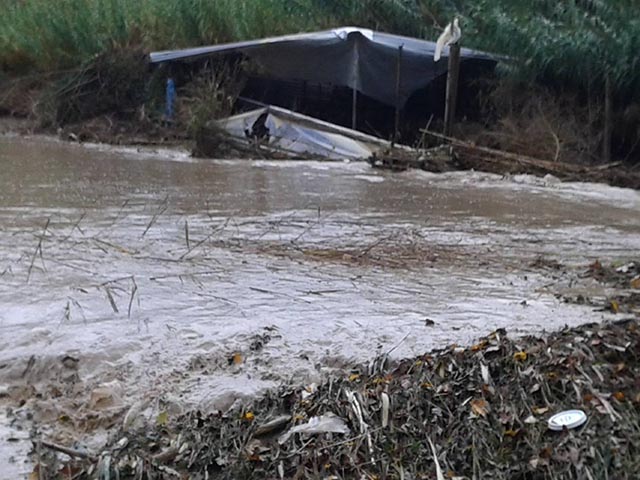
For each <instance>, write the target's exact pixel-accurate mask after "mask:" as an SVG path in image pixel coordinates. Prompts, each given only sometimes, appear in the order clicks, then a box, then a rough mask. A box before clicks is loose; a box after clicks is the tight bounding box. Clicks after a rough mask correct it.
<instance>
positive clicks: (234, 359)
mask: <svg viewBox="0 0 640 480" xmlns="http://www.w3.org/2000/svg"><path fill="white" fill-rule="evenodd" d="M242 361H243V358H242V355H241V354H240V353H238V352H236V353H234V354H233V356H232V357H231V362H230V363H232V364H234V365H240V364H241V363H242Z"/></svg>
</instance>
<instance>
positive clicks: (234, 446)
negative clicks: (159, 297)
mask: <svg viewBox="0 0 640 480" xmlns="http://www.w3.org/2000/svg"><path fill="white" fill-rule="evenodd" d="M639 349H640V325H639V324H638V321H637V320H626V321H621V322H617V323H609V324H589V325H584V326H581V327H579V328H572V329H569V328H567V329H564V330H563V331H561V332H558V333H554V334H551V335H549V336H547V337H542V338H537V337H525V338H517V339H510V338H509V337H508V336H507V335H506V332H504V331H496V332H494V333H492V334H491V335H489V336H487V337H486V338H483V339H481V340H480V341H479V342H478V343H477V344H475V345H473V346H471V347H469V348H462V347H458V346H456V345H452V346H450V347H448V348H446V349H443V350H440V351H435V352H432V353H430V354H428V355H424V356H421V357H418V358H414V359H411V360H406V361H402V362H400V363H399V364H396V365H394V366H393V367H390V368H386V366H385V362H384V358H382V359H379V361H376V362H373V363H372V364H371V365H369V366H367V367H361V368H356V369H354V370H353V371H352V372H351V373H350V374H346V375H345V376H344V377H343V378H331V379H328V380H327V381H326V382H325V383H324V384H322V385H320V386H316V385H310V386H307V387H306V388H293V387H286V388H284V387H283V388H281V389H280V390H279V391H273V392H270V393H268V394H266V395H265V396H263V397H262V398H261V399H259V400H257V401H255V402H254V403H253V404H249V405H246V406H244V407H242V408H239V409H233V410H231V411H229V412H226V413H211V414H204V413H201V412H197V411H196V412H191V413H189V414H187V415H184V416H182V417H180V418H175V419H170V418H168V416H167V414H163V413H161V414H160V415H159V416H158V417H157V418H156V419H155V421H154V422H153V423H154V426H153V427H147V428H146V429H145V428H142V429H141V430H139V431H137V432H136V433H133V432H132V431H130V430H129V431H128V432H126V433H125V432H122V433H121V434H120V436H118V437H115V438H114V441H113V444H112V446H111V447H110V448H108V449H107V450H105V451H104V452H103V453H102V454H100V455H99V456H98V455H96V456H94V455H91V454H87V453H86V452H80V453H77V452H73V451H71V452H67V453H71V455H72V456H74V460H73V461H70V462H69V463H67V464H66V465H65V466H64V468H65V469H66V470H64V471H65V472H72V473H73V474H74V477H73V478H96V477H98V478H109V476H108V475H109V474H110V475H111V477H110V478H121V479H125V478H154V479H155V478H187V477H186V475H187V474H189V475H190V477H189V478H229V479H232V478H233V479H235V478H300V479H304V478H392V479H394V478H395V479H401V478H405V479H409V478H412V479H420V478H438V479H443V478H458V479H464V478H491V479H514V478H520V479H525V478H526V479H538V478H540V479H542V478H581V479H600V478H607V476H608V478H616V479H624V478H632V477H633V476H634V475H635V472H637V471H638V469H639V468H640V451H639V450H640V447H639V445H640V429H638V427H637V425H638V419H639V414H640V410H639V408H640V384H639V383H638V380H637V379H638V378H640V359H639V355H638V352H639V351H640V350H639ZM568 409H581V410H583V411H584V412H585V413H586V415H587V418H588V419H587V422H586V423H585V424H584V425H582V426H580V427H578V428H576V429H573V430H566V429H565V430H563V431H552V430H550V429H549V427H548V423H547V422H548V419H549V418H550V417H551V416H552V415H553V414H555V413H558V412H561V411H564V410H568ZM431 443H432V444H433V447H432V446H431ZM45 446H46V445H45ZM54 447H55V446H54ZM76 453H77V455H76ZM80 456H81V457H83V458H78V457H80ZM49 464H51V462H49ZM57 468H60V471H62V469H61V467H60V466H58V467H57ZM440 471H441V473H439V472H440ZM82 472H84V473H82ZM107 472H109V473H107ZM116 472H117V475H116ZM105 475H107V476H105ZM60 478H63V477H60ZM64 478H66V477H64Z"/></svg>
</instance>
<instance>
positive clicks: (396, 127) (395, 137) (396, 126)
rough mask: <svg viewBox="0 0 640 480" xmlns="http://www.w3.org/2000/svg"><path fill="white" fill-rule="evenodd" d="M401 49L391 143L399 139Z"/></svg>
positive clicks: (397, 68)
mask: <svg viewBox="0 0 640 480" xmlns="http://www.w3.org/2000/svg"><path fill="white" fill-rule="evenodd" d="M402 49H403V45H400V46H399V47H398V60H397V62H396V117H395V123H394V127H393V142H397V141H398V138H399V137H400V87H401V85H402Z"/></svg>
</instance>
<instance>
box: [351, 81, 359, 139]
mask: <svg viewBox="0 0 640 480" xmlns="http://www.w3.org/2000/svg"><path fill="white" fill-rule="evenodd" d="M352 92H353V93H352V97H351V128H352V129H353V130H357V128H356V127H357V125H358V89H357V88H355V87H353V88H352Z"/></svg>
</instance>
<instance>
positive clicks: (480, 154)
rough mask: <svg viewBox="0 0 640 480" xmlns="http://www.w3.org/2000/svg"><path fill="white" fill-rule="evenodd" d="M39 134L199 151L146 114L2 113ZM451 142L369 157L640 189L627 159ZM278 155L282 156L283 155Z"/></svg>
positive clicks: (22, 130)
mask: <svg viewBox="0 0 640 480" xmlns="http://www.w3.org/2000/svg"><path fill="white" fill-rule="evenodd" d="M33 133H39V134H45V135H53V136H56V137H57V138H59V139H61V140H64V141H68V142H71V143H99V144H104V145H117V146H150V147H182V148H184V149H186V150H188V151H191V152H197V150H198V148H197V145H196V140H195V139H194V138H192V137H191V136H190V135H189V134H188V133H187V132H186V129H185V128H184V127H181V126H179V125H172V126H169V125H163V124H161V123H158V122H154V121H151V120H149V119H148V118H146V117H144V116H143V117H141V118H140V119H139V120H136V121H132V120H122V119H117V118H115V117H113V116H110V115H102V116H99V117H96V118H94V119H92V120H88V121H85V122H81V123H76V124H70V125H66V126H65V127H64V128H58V129H52V128H41V127H40V126H39V125H38V122H36V121H34V120H30V119H28V118H24V117H10V116H0V134H14V135H28V134H33ZM447 145H448V147H447V148H446V149H444V150H443V149H442V148H435V149H431V150H414V151H407V150H399V149H390V150H388V151H385V152H381V153H380V154H378V155H376V156H374V157H372V158H370V159H368V161H369V163H370V164H371V165H372V166H373V167H375V168H382V169H389V170H393V171H404V170H406V169H408V168H416V169H421V170H425V171H429V172H435V173H440V172H452V171H465V170H472V171H478V172H488V173H497V174H501V175H518V174H531V175H536V176H538V177H541V178H543V177H549V176H550V177H551V178H557V179H559V180H561V181H570V182H576V181H578V182H579V181H582V182H595V183H605V184H608V185H612V186H617V187H624V188H632V189H636V190H639V189H640V169H639V168H638V165H635V166H630V165H626V164H624V162H614V163H611V164H606V165H592V166H587V165H584V164H572V163H566V162H552V161H544V160H539V159H535V158H531V157H527V156H526V155H518V154H515V153H511V152H504V151H499V150H494V149H488V148H486V147H482V146H480V145H475V144H474V143H471V142H465V141H461V140H456V139H450V140H448V141H447ZM216 152H217V154H216V155H215V157H216V158H232V159H237V158H244V157H246V158H248V159H249V157H250V158H251V159H256V158H263V159H267V158H270V156H269V154H268V152H266V151H264V150H262V151H261V150H258V149H255V148H253V149H247V148H234V141H233V139H229V141H227V142H221V144H220V148H219V151H216ZM260 155H262V157H260ZM276 158H279V157H278V155H276Z"/></svg>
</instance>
